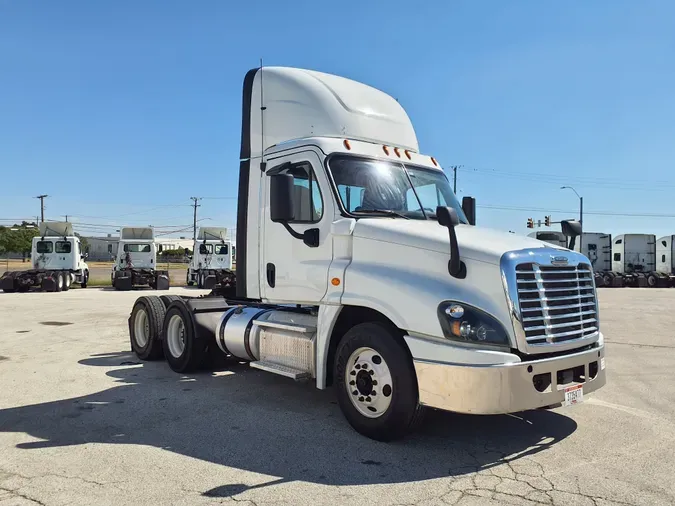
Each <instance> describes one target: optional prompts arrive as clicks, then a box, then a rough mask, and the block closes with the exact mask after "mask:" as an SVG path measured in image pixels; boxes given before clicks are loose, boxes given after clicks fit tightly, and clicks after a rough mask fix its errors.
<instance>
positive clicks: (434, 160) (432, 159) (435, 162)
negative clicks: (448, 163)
mask: <svg viewBox="0 0 675 506" xmlns="http://www.w3.org/2000/svg"><path fill="white" fill-rule="evenodd" d="M431 163H433V164H434V165H435V166H436V167H438V162H437V161H436V159H435V158H434V157H433V156H432V157H431Z"/></svg>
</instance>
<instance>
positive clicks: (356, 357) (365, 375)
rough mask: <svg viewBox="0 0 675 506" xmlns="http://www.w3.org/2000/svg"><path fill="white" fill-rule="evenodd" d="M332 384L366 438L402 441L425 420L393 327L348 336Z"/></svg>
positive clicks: (364, 328)
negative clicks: (333, 383)
mask: <svg viewBox="0 0 675 506" xmlns="http://www.w3.org/2000/svg"><path fill="white" fill-rule="evenodd" d="M333 378H334V382H335V388H336V393H337V398H338V403H339V405H340V409H341V410H342V413H343V414H344V416H345V418H346V419H347V421H348V422H349V424H350V425H351V426H352V427H353V428H354V429H355V430H356V431H357V432H359V433H361V434H363V435H364V436H366V437H369V438H371V439H375V440H377V441H392V440H395V439H399V438H402V437H404V436H405V435H406V434H408V433H409V432H411V431H413V430H414V429H415V427H416V426H417V425H418V424H419V423H420V421H421V419H422V415H423V412H424V410H423V406H422V405H420V403H419V394H418V391H417V377H416V375H415V369H414V367H413V363H412V360H411V358H410V354H409V352H408V350H407V349H406V348H405V344H404V343H403V342H402V340H401V335H400V332H398V330H397V329H395V328H392V327H391V326H390V325H385V324H382V323H378V322H368V323H361V324H359V325H356V326H355V327H352V328H351V329H350V330H349V331H347V333H346V334H345V335H344V337H343V338H342V340H341V341H340V344H339V345H338V348H337V351H336V359H335V364H334V366H333ZM373 378H377V379H373ZM366 390H370V391H371V393H370V395H369V394H368V392H367V391H366ZM372 392H375V394H372ZM385 398H386V400H381V399H385Z"/></svg>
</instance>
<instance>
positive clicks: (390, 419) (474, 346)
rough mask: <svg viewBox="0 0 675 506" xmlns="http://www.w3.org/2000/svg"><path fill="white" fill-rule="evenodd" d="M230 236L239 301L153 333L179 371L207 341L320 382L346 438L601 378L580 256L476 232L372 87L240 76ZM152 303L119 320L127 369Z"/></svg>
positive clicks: (587, 273) (399, 115)
mask: <svg viewBox="0 0 675 506" xmlns="http://www.w3.org/2000/svg"><path fill="white" fill-rule="evenodd" d="M263 80H264V94H263V84H262V83H263ZM236 235H237V237H236V244H237V262H236V297H231V298H225V299H224V300H215V299H212V298H208V297H207V298H204V299H195V298H185V299H182V300H177V301H174V302H171V304H170V305H169V306H168V307H167V309H166V314H165V318H164V324H163V326H162V327H161V329H159V327H158V329H157V330H156V331H154V333H153V335H156V336H160V337H158V342H159V343H160V346H162V348H163V352H164V356H165V357H166V360H167V361H168V362H169V365H170V366H171V367H172V368H173V369H174V370H175V371H178V372H184V371H187V370H190V369H191V368H196V367H198V364H199V362H200V360H201V357H202V356H203V355H204V354H206V353H209V352H210V351H212V350H214V348H216V349H220V350H221V351H222V352H223V353H225V354H227V355H228V356H232V357H234V358H236V359H237V360H240V361H241V360H245V361H249V362H250V364H251V367H254V368H258V369H261V370H264V371H268V372H270V373H274V374H279V375H282V376H286V377H290V378H294V379H302V378H305V379H311V380H313V381H314V382H315V384H316V386H317V388H319V389H324V388H327V387H328V386H329V385H333V386H334V390H335V393H336V395H337V399H338V403H339V405H340V408H341V409H342V412H343V414H344V415H345V418H346V419H347V420H348V422H349V423H350V424H351V425H352V427H354V428H355V429H356V430H357V431H359V432H360V433H362V434H364V435H366V436H368V437H371V438H374V439H379V440H391V439H396V438H398V437H401V436H403V435H404V434H405V433H407V432H409V431H410V430H411V429H412V428H413V427H414V426H415V424H416V423H417V421H418V420H419V419H420V413H421V412H422V411H423V409H422V408H423V407H432V408H437V409H444V410H449V411H456V412H461V413H472V414H496V413H512V412H517V411H522V410H527V409H534V408H540V407H546V406H551V405H556V404H559V403H566V404H576V403H578V402H581V401H582V400H583V398H584V395H586V394H589V393H591V392H593V391H595V390H597V389H598V388H600V387H602V386H603V385H604V384H605V361H604V353H605V347H604V338H603V335H602V333H601V332H600V325H599V315H598V302H597V298H596V292H595V285H594V283H593V269H592V267H591V264H590V261H589V260H588V259H587V258H586V257H585V256H584V255H582V254H580V253H578V252H574V251H570V250H568V249H565V248H561V247H556V246H554V245H550V244H546V243H543V242H541V241H538V240H535V239H533V238H529V237H521V236H516V235H514V234H509V233H506V232H502V231H497V230H490V229H487V228H482V227H478V226H475V219H474V213H473V209H472V207H471V206H470V205H466V206H462V205H460V203H459V202H458V200H457V198H456V197H455V195H454V194H453V192H452V188H451V185H450V183H449V181H448V178H447V176H446V174H445V172H444V171H443V169H442V167H441V165H440V163H439V162H438V160H436V159H435V158H434V157H433V156H430V155H427V154H423V153H422V152H421V151H420V149H419V145H418V141H417V137H416V134H415V131H414V129H413V126H412V123H411V122H410V119H409V118H408V115H407V114H406V112H405V110H404V109H403V108H402V107H401V105H400V104H399V103H398V102H397V101H396V100H394V99H393V98H392V97H390V96H389V95H387V94H385V93H383V92H382V91H379V90H376V89H374V88H372V87H370V86H367V85H365V84H362V83H358V82H355V81H351V80H349V79H345V78H342V77H339V76H334V75H329V74H324V73H321V72H315V71H309V70H302V69H294V68H283V67H266V68H264V69H263V68H258V69H253V70H251V71H249V73H248V74H247V75H246V77H245V79H244V90H243V113H242V139H241V152H240V164H239V194H238V210H237V231H236ZM158 304H159V302H156V301H155V302H152V303H151V302H147V301H143V300H140V299H139V301H137V303H136V305H135V306H134V309H133V310H132V314H131V319H130V329H131V330H130V332H131V342H132V345H133V346H134V350H135V351H136V353H137V355H138V356H139V357H140V358H145V357H150V356H152V355H153V353H154V352H153V351H152V350H151V347H152V346H154V344H153V340H152V339H147V338H141V339H137V340H136V339H135V337H134V336H135V335H136V334H135V332H136V330H135V329H136V327H135V324H134V322H135V321H143V320H142V318H143V317H142V315H143V314H147V313H148V311H150V306H151V305H155V306H157V307H159V306H158ZM136 315H141V316H139V317H138V318H137V317H136ZM138 329H139V330H138V334H139V335H141V336H144V335H145V334H144V331H143V326H142V325H140V324H139V326H138ZM195 329H198V330H195ZM206 336H209V337H208V338H207V337H206ZM134 343H136V344H134ZM195 350H198V351H197V352H196V351H195Z"/></svg>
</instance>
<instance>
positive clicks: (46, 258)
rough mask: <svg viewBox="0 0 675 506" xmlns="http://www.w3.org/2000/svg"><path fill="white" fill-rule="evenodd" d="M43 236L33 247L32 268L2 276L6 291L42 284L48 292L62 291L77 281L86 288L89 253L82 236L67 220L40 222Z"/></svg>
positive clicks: (22, 289)
mask: <svg viewBox="0 0 675 506" xmlns="http://www.w3.org/2000/svg"><path fill="white" fill-rule="evenodd" d="M39 234H40V235H39V236H37V237H34V238H33V243H32V247H31V264H32V269H30V270H25V271H9V272H5V273H4V274H3V275H2V277H1V278H0V288H2V290H3V291H4V292H8V293H11V292H27V291H29V290H30V289H31V288H39V289H41V290H42V291H45V292H61V291H67V290H69V289H70V287H71V285H72V284H73V283H78V284H79V285H80V286H81V287H82V288H86V287H87V283H88V282H89V267H88V266H87V263H86V262H85V259H86V257H87V254H86V253H85V252H84V251H83V249H82V243H81V241H80V238H79V237H77V236H76V235H75V234H74V233H73V225H72V224H71V223H70V222H67V221H44V222H42V223H40V225H39Z"/></svg>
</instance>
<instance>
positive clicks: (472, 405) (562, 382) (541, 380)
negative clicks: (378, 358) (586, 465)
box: [414, 344, 606, 415]
mask: <svg viewBox="0 0 675 506" xmlns="http://www.w3.org/2000/svg"><path fill="white" fill-rule="evenodd" d="M604 357H605V347H604V344H601V345H600V346H598V347H596V348H592V349H590V350H586V351H583V352H580V353H574V354H570V355H564V356H558V357H554V358H546V359H542V360H532V361H529V362H514V363H509V364H496V365H470V364H450V363H444V362H434V361H430V360H415V361H414V364H415V372H416V373H417V383H418V388H419V399H420V403H421V404H423V405H425V406H429V407H433V408H438V409H443V410H447V411H455V412H458V413H471V414H482V415H492V414H503V413H515V412H518V411H525V410H528V409H536V408H541V407H545V406H551V405H554V404H559V403H561V402H563V401H564V399H565V388H567V387H569V386H573V385H576V384H579V383H582V384H583V385H584V386H583V391H584V394H588V393H590V392H593V391H595V390H597V389H598V388H600V387H602V386H603V385H604V384H605V381H606V379H605V367H604V366H605V360H604ZM596 370H597V372H596V374H595V376H593V373H594V372H595V371H596ZM546 378H550V384H548V385H547V383H546ZM535 383H536V385H537V387H538V388H539V390H542V387H544V386H545V388H543V391H539V390H538V389H537V387H535Z"/></svg>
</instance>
